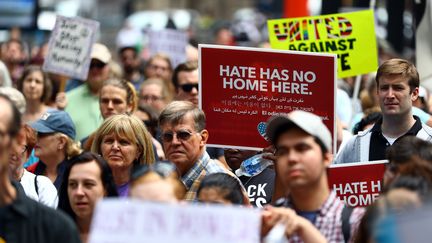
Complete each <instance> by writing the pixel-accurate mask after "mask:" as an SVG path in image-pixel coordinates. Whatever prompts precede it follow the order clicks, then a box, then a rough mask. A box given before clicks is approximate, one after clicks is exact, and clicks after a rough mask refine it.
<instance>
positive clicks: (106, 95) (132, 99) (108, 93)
mask: <svg viewBox="0 0 432 243" xmlns="http://www.w3.org/2000/svg"><path fill="white" fill-rule="evenodd" d="M137 106H138V96H137V94H136V91H135V88H134V86H133V85H132V84H131V83H129V82H128V81H126V80H124V79H119V78H110V79H108V80H106V81H105V82H104V83H103V85H102V88H101V91H100V95H99V109H100V112H101V115H102V117H103V119H104V120H105V119H107V118H108V117H110V116H112V115H117V114H133V113H134V112H135V111H136V109H137ZM94 136H95V134H94V133H92V134H90V136H88V137H86V138H84V139H82V140H81V143H82V144H83V149H84V150H85V151H90V149H91V145H92V143H93V139H94Z"/></svg>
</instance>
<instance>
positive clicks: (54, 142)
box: [27, 110, 81, 190]
mask: <svg viewBox="0 0 432 243" xmlns="http://www.w3.org/2000/svg"><path fill="white" fill-rule="evenodd" d="M31 127H32V128H33V129H34V130H36V132H37V138H36V145H35V147H34V149H35V156H36V157H38V158H39V162H37V163H35V164H33V165H31V166H29V167H28V168H27V170H28V171H30V172H32V173H34V174H36V175H44V176H47V177H48V178H49V179H50V180H51V181H52V182H53V183H54V186H55V187H56V188H57V190H59V188H60V185H61V183H62V181H63V172H64V169H65V166H66V164H67V161H68V159H70V158H71V157H73V156H76V155H78V154H80V153H81V148H80V144H79V143H76V142H75V141H74V139H75V136H76V132H75V125H74V123H73V122H72V119H71V117H70V116H69V114H68V113H66V112H64V111H58V110H50V111H48V112H46V113H45V114H43V115H42V117H41V118H40V119H39V120H37V121H36V122H34V123H32V124H31Z"/></svg>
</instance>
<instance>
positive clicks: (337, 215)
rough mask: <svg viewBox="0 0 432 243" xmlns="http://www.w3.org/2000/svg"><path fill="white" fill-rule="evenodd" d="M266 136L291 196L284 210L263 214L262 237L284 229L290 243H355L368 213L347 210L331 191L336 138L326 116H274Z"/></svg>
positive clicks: (297, 113) (284, 202)
mask: <svg viewBox="0 0 432 243" xmlns="http://www.w3.org/2000/svg"><path fill="white" fill-rule="evenodd" d="M266 135H267V137H268V138H269V140H270V141H271V142H272V144H273V145H274V147H275V156H276V174H277V176H278V177H279V181H280V183H281V185H282V186H283V189H284V190H285V192H284V193H285V195H287V196H286V197H285V198H283V199H282V200H279V203H277V204H279V205H281V206H283V207H282V208H276V207H269V208H267V210H266V211H265V212H264V214H263V234H265V233H267V231H269V230H270V229H271V228H273V227H274V226H275V225H279V226H281V225H282V226H284V227H285V232H284V233H285V236H286V237H288V239H289V242H325V241H328V242H349V241H352V240H353V235H354V234H355V230H356V228H357V226H358V223H359V221H360V219H361V217H362V216H363V213H364V210H363V209H361V208H355V209H353V210H352V211H351V210H348V209H344V208H345V205H344V203H343V202H342V201H340V200H339V199H338V198H337V196H336V194H335V193H334V192H332V191H330V189H329V186H328V182H327V173H326V170H327V166H328V165H330V163H331V162H332V154H331V147H332V139H331V135H330V131H329V130H328V129H327V127H326V126H325V125H324V124H323V123H322V121H321V118H320V117H318V116H316V115H314V114H312V113H308V112H304V111H293V112H291V113H289V114H288V115H278V116H273V117H271V118H270V119H269V121H268V122H267V130H266ZM343 211H344V212H347V211H350V213H348V216H346V215H347V213H343ZM342 214H344V217H346V220H343V219H342V218H343V216H342ZM343 221H345V222H344V223H342V222H343ZM344 227H345V230H343V228H344ZM345 238H347V239H345Z"/></svg>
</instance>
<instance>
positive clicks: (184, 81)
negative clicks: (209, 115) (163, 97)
mask: <svg viewBox="0 0 432 243" xmlns="http://www.w3.org/2000/svg"><path fill="white" fill-rule="evenodd" d="M198 78H199V75H198V63H197V62H194V61H190V62H185V63H181V64H179V65H178V66H177V67H176V69H175V70H174V74H173V79H172V80H173V83H174V87H175V89H176V96H177V97H176V99H177V100H187V101H190V102H192V103H194V104H195V105H196V106H198Z"/></svg>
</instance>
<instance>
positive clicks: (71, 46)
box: [43, 16, 99, 80]
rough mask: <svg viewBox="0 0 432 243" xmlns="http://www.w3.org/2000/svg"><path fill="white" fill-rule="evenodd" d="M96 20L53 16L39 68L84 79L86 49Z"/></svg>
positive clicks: (94, 30)
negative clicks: (54, 18) (52, 26)
mask: <svg viewBox="0 0 432 243" xmlns="http://www.w3.org/2000/svg"><path fill="white" fill-rule="evenodd" d="M98 29H99V22H97V21H94V20H89V19H83V18H78V17H76V18H67V17H63V16H57V20H56V23H55V26H54V30H53V32H52V34H51V38H50V41H49V44H48V45H49V48H48V54H47V58H46V59H45V62H44V64H43V69H44V70H45V71H48V72H53V73H58V74H63V75H66V76H69V77H74V78H77V79H81V80H85V79H87V74H88V69H89V65H90V53H91V48H92V45H93V43H94V42H95V35H96V33H97V31H98Z"/></svg>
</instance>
